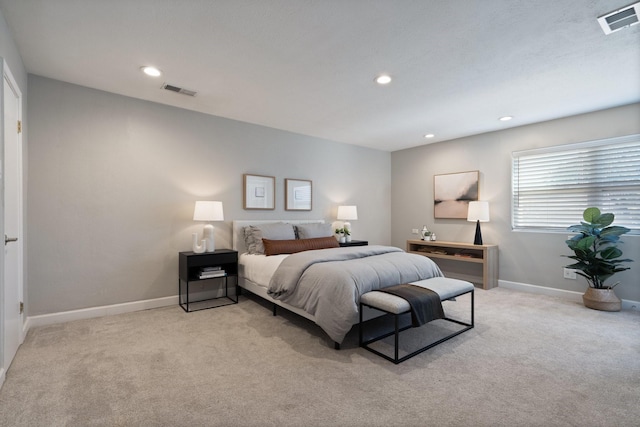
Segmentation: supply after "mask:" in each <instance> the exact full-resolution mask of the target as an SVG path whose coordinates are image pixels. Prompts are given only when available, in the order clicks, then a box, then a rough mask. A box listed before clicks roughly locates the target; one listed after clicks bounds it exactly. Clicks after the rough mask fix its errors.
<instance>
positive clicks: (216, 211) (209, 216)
mask: <svg viewBox="0 0 640 427" xmlns="http://www.w3.org/2000/svg"><path fill="white" fill-rule="evenodd" d="M193 220H194V221H224V214H223V212H222V202H209V201H199V202H196V208H195V210H194V211H193Z"/></svg>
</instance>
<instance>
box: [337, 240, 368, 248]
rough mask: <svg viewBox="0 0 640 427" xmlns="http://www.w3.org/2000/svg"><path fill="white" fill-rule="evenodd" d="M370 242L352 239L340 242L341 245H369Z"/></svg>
mask: <svg viewBox="0 0 640 427" xmlns="http://www.w3.org/2000/svg"><path fill="white" fill-rule="evenodd" d="M368 244H369V241H368V240H352V241H350V242H344V243H340V246H342V247H345V246H367V245H368Z"/></svg>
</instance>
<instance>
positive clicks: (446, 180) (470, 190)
mask: <svg viewBox="0 0 640 427" xmlns="http://www.w3.org/2000/svg"><path fill="white" fill-rule="evenodd" d="M479 177H480V172H479V171H470V172H459V173H448V174H445V175H434V176H433V216H434V218H453V219H467V210H468V209H469V202H471V201H475V200H478V196H479V194H478V193H479V185H478V180H479Z"/></svg>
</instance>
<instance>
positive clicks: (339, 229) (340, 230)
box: [336, 228, 344, 234]
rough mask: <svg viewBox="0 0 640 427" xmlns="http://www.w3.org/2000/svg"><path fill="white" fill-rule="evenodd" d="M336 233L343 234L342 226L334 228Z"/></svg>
mask: <svg viewBox="0 0 640 427" xmlns="http://www.w3.org/2000/svg"><path fill="white" fill-rule="evenodd" d="M336 234H344V228H336Z"/></svg>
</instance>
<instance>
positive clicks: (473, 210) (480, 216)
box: [467, 201, 489, 222]
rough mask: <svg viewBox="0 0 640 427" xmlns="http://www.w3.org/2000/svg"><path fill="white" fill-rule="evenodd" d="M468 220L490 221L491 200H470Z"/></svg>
mask: <svg viewBox="0 0 640 427" xmlns="http://www.w3.org/2000/svg"><path fill="white" fill-rule="evenodd" d="M467 221H473V222H475V221H480V222H489V202H484V201H477V202H469V210H468V211H467Z"/></svg>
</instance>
